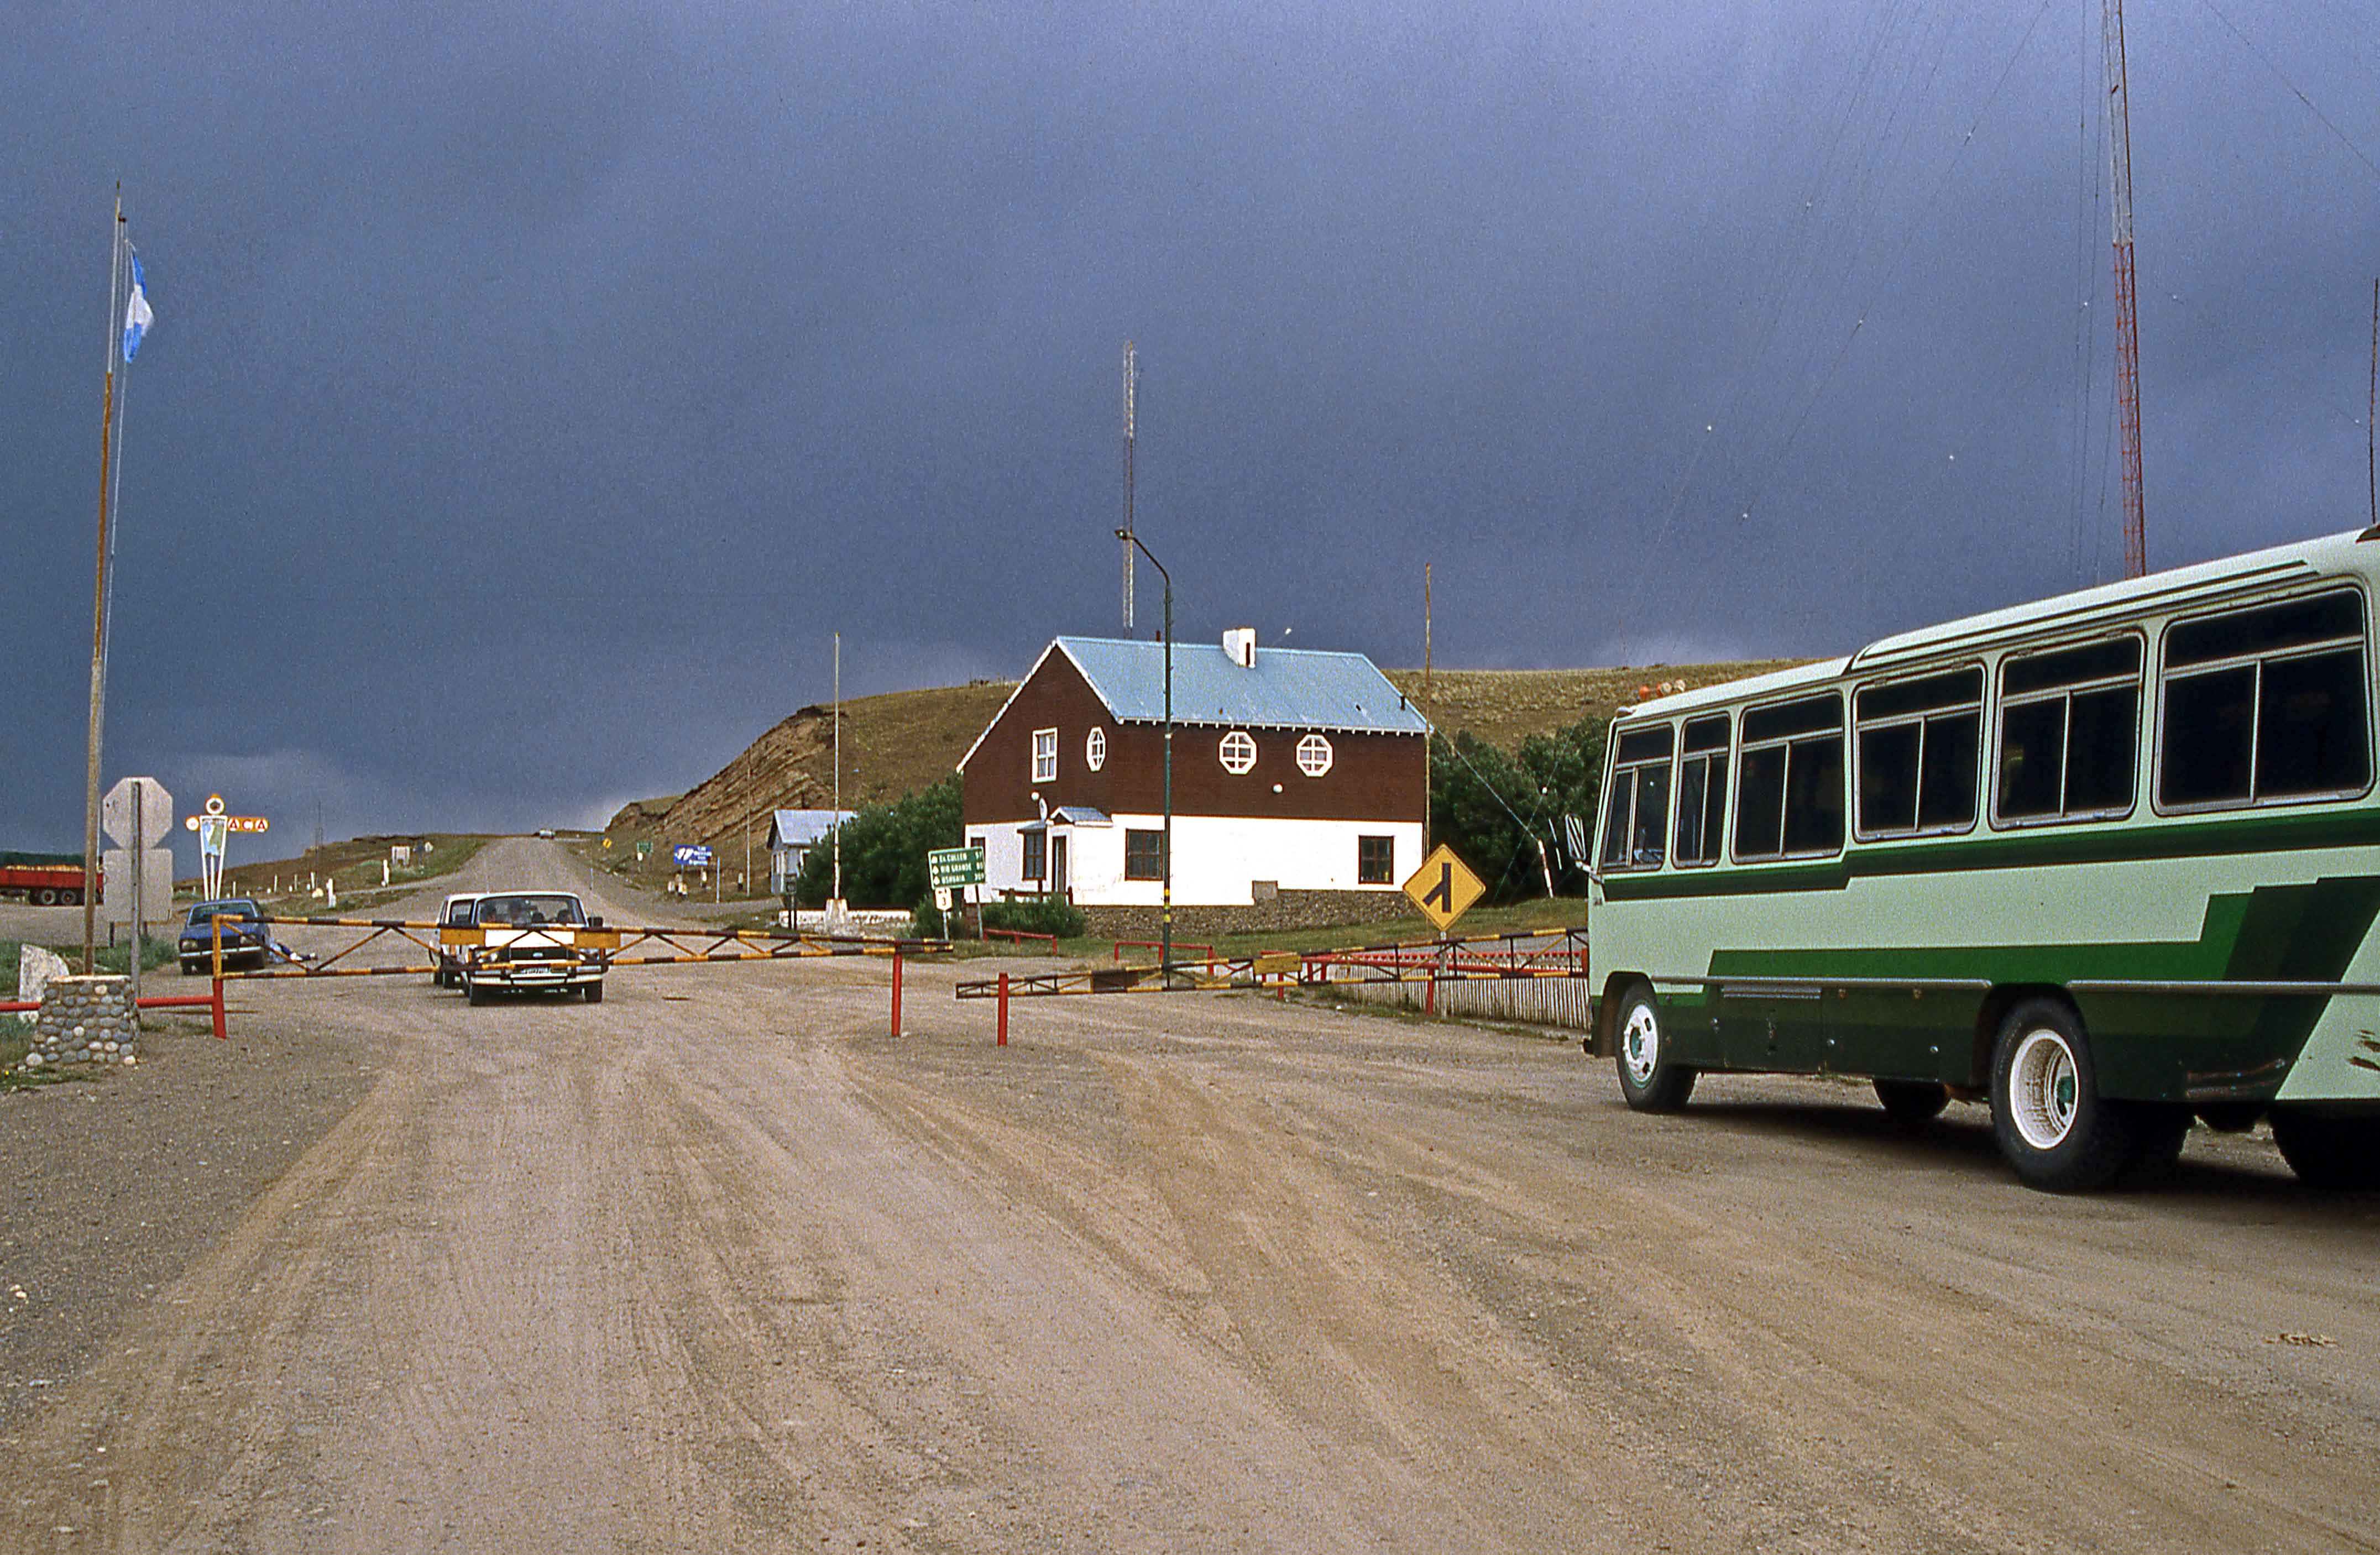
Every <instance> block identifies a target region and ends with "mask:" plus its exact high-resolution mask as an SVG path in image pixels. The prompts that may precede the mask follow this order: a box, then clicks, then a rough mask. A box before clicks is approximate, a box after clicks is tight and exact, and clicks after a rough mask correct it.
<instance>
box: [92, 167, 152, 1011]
mask: <svg viewBox="0 0 2380 1555" xmlns="http://www.w3.org/2000/svg"><path fill="white" fill-rule="evenodd" d="M107 240H108V249H107V371H106V373H105V374H104V376H103V377H102V378H101V380H100V391H99V550H98V553H97V554H98V560H97V561H96V562H94V563H93V564H92V582H91V738H90V741H89V746H88V748H87V749H86V750H85V752H84V757H85V760H84V763H83V824H82V969H83V975H84V976H86V977H88V976H90V975H91V973H93V972H96V971H98V970H99V963H98V961H97V960H96V959H94V958H95V957H96V956H97V955H98V954H99V953H98V948H97V947H98V939H99V917H98V914H99V893H100V890H101V888H102V885H103V881H102V878H101V874H100V857H99V747H100V727H101V724H102V723H103V721H104V720H105V718H106V716H107V618H108V608H107V607H108V589H109V585H110V584H111V583H112V582H113V581H114V580H113V579H112V578H111V577H109V576H108V565H107V564H108V560H109V550H110V546H111V545H112V543H113V542H112V541H111V539H110V537H109V535H108V531H107V516H108V515H107V497H108V474H109V466H110V464H111V461H112V457H113V456H114V454H115V352H116V344H115V340H116V334H115V332H116V329H117V327H118V325H119V322H121V319H122V314H121V312H120V311H119V310H121V308H122V307H123V302H124V190H123V186H122V185H120V184H119V185H118V186H116V194H115V221H114V222H112V223H110V224H109V225H108V229H107ZM133 955H134V958H135V959H136V960H137V959H138V958H139V956H140V951H139V950H138V948H136V949H135V950H134V952H133Z"/></svg>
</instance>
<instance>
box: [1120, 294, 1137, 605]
mask: <svg viewBox="0 0 2380 1555" xmlns="http://www.w3.org/2000/svg"><path fill="white" fill-rule="evenodd" d="M1139 386H1140V360H1139V358H1138V356H1137V355H1136V354H1135V352H1134V350H1133V345H1132V342H1131V341H1129V340H1127V341H1125V342H1124V343H1123V629H1124V635H1125V636H1126V637H1129V636H1131V635H1132V583H1133V573H1134V572H1135V565H1134V563H1135V557H1134V556H1133V553H1132V543H1133V541H1132V537H1133V536H1134V535H1135V534H1137V533H1138V532H1139V530H1137V529H1136V528H1134V526H1133V519H1132V444H1133V419H1134V418H1133V401H1134V400H1135V398H1136V397H1137V392H1138V389H1139Z"/></svg>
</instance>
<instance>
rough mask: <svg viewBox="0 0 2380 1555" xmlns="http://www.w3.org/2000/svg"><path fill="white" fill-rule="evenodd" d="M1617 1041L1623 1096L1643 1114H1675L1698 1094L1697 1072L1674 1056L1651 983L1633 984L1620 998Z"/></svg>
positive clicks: (1616, 1047) (1616, 1019) (1615, 1022)
mask: <svg viewBox="0 0 2380 1555" xmlns="http://www.w3.org/2000/svg"><path fill="white" fill-rule="evenodd" d="M1612 1029H1613V1031H1614V1032H1615V1034H1616V1037H1617V1040H1615V1041H1614V1042H1613V1044H1612V1046H1613V1047H1614V1048H1615V1049H1616V1050H1617V1051H1618V1054H1619V1068H1620V1094H1621V1098H1622V1099H1625V1100H1626V1101H1627V1103H1628V1105H1629V1106H1631V1107H1633V1108H1634V1109H1635V1110H1636V1111H1637V1112H1676V1111H1678V1110H1679V1109H1680V1108H1682V1107H1683V1106H1684V1105H1685V1104H1686V1098H1688V1097H1689V1096H1692V1095H1693V1094H1694V1070H1693V1069H1691V1068H1689V1067H1687V1066H1686V1065H1685V1064H1682V1063H1678V1062H1677V1061H1676V1060H1675V1059H1673V1058H1672V1057H1671V1056H1670V1045H1669V1043H1668V1041H1667V1040H1666V1039H1665V1038H1664V1036H1663V1034H1662V1031H1661V1005H1660V1002H1659V1001H1658V1000H1657V999H1655V998H1654V997H1653V985H1652V984H1650V983H1641V982H1640V983H1635V984H1632V985H1631V986H1630V988H1629V990H1628V991H1627V992H1625V993H1623V994H1621V996H1620V1013H1619V1014H1618V1016H1617V1017H1616V1018H1615V1020H1614V1022H1613V1027H1612Z"/></svg>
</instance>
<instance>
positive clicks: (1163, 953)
mask: <svg viewBox="0 0 2380 1555" xmlns="http://www.w3.org/2000/svg"><path fill="white" fill-rule="evenodd" d="M1116 539H1118V540H1121V541H1130V542H1131V544H1132V547H1133V549H1135V551H1138V552H1139V553H1141V554H1142V555H1144V556H1146V557H1147V558H1148V565H1150V566H1153V567H1155V568H1156V569H1157V576H1158V577H1159V578H1160V580H1162V581H1163V583H1164V585H1165V831H1164V833H1163V835H1162V837H1161V839H1160V842H1159V843H1158V844H1157V845H1158V846H1159V847H1160V848H1161V849H1163V850H1164V854H1165V857H1164V859H1163V866H1164V867H1163V869H1161V870H1160V873H1161V874H1162V875H1163V877H1164V881H1165V883H1164V886H1163V891H1164V904H1165V905H1164V910H1163V913H1162V916H1161V917H1160V918H1159V919H1158V931H1157V944H1158V950H1157V967H1158V978H1159V979H1160V983H1161V984H1162V986H1164V987H1166V988H1172V986H1173V575H1172V573H1170V572H1167V571H1166V570H1165V564H1164V563H1163V562H1160V561H1159V560H1158V559H1157V553H1155V552H1153V551H1151V550H1149V548H1148V547H1147V546H1146V545H1143V544H1141V542H1140V537H1139V536H1138V535H1136V534H1135V533H1133V532H1132V531H1131V530H1130V529H1118V530H1117V531H1116Z"/></svg>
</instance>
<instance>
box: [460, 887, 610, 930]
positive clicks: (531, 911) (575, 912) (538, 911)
mask: <svg viewBox="0 0 2380 1555" xmlns="http://www.w3.org/2000/svg"><path fill="white" fill-rule="evenodd" d="M479 921H480V923H482V924H489V923H501V924H509V925H511V926H512V927H513V928H515V929H533V928H535V927H537V926H538V925H540V924H546V923H565V924H570V923H585V922H586V921H587V916H586V914H585V913H584V912H582V911H581V910H580V909H579V905H578V898H577V897H576V896H563V895H551V896H547V895H536V896H529V895H522V896H485V897H481V898H480V905H479Z"/></svg>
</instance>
